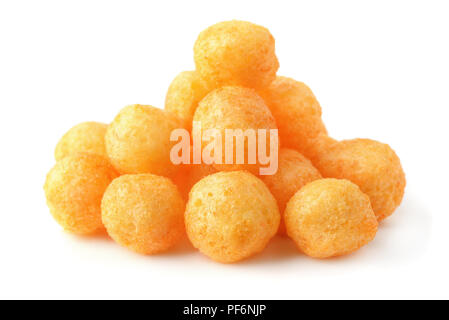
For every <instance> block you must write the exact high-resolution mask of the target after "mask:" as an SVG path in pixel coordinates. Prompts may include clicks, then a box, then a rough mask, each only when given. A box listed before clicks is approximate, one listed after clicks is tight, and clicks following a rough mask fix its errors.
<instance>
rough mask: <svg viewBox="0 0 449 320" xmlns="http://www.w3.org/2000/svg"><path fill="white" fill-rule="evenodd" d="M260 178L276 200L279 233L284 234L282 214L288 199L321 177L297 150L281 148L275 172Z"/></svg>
mask: <svg viewBox="0 0 449 320" xmlns="http://www.w3.org/2000/svg"><path fill="white" fill-rule="evenodd" d="M260 178H261V179H262V181H263V182H265V184H266V185H267V186H268V189H270V191H271V193H272V194H273V196H274V197H275V199H276V200H277V203H278V206H279V211H280V213H281V223H280V226H279V233H280V234H285V224H284V221H283V220H284V219H283V215H284V210H285V206H286V205H287V202H288V200H290V198H291V197H292V196H293V195H294V194H295V193H296V192H297V191H298V190H299V189H301V188H302V187H303V186H304V185H306V184H307V183H309V182H312V181H314V180H317V179H321V178H322V177H321V174H320V172H319V171H318V170H317V169H316V168H315V167H314V166H313V165H312V163H311V162H310V161H309V160H308V159H307V158H305V157H304V156H303V155H302V154H300V153H299V152H298V151H296V150H292V149H284V148H282V149H281V150H280V151H279V162H278V170H277V172H276V173H275V174H274V175H266V176H261V177H260Z"/></svg>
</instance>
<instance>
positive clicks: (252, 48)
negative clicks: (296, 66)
mask: <svg viewBox="0 0 449 320" xmlns="http://www.w3.org/2000/svg"><path fill="white" fill-rule="evenodd" d="M194 59H195V65H196V69H197V70H198V72H199V73H200V75H201V77H202V78H203V79H206V81H208V83H209V85H210V86H211V88H218V87H222V86H229V85H233V86H234V85H236V86H242V87H249V88H262V87H265V86H267V85H269V84H270V83H271V82H272V81H273V80H274V79H275V77H276V71H277V70H278V68H279V62H278V60H277V58H276V54H275V44H274V38H273V36H272V35H271V33H270V32H269V31H268V30H267V29H266V28H264V27H261V26H258V25H256V24H253V23H250V22H246V21H237V20H233V21H225V22H220V23H217V24H215V25H213V26H211V27H209V28H207V29H206V30H204V31H203V32H201V33H200V35H199V36H198V39H197V40H196V42H195V46H194Z"/></svg>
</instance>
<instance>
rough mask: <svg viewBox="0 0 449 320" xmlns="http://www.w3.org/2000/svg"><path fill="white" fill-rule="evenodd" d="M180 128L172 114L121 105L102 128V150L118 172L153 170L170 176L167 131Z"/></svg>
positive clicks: (146, 107) (150, 171)
mask: <svg viewBox="0 0 449 320" xmlns="http://www.w3.org/2000/svg"><path fill="white" fill-rule="evenodd" d="M179 127H180V122H179V120H178V119H177V118H175V117H174V116H173V115H171V114H169V113H167V112H164V111H163V110H160V109H157V108H155V107H152V106H144V105H130V106H127V107H125V108H123V109H122V110H121V111H120V112H119V114H118V115H117V117H116V118H115V119H114V121H112V123H111V124H110V125H109V127H108V130H107V131H106V136H105V141H106V150H107V153H108V156H109V159H110V160H111V163H112V165H113V166H114V167H115V168H116V169H117V170H118V171H119V172H120V173H121V174H134V173H153V174H157V175H162V176H173V175H175V174H176V171H177V169H178V167H177V166H175V165H173V164H172V162H171V161H170V150H171V148H172V147H173V145H174V144H175V142H171V141H170V134H171V132H172V131H173V130H174V129H176V128H179Z"/></svg>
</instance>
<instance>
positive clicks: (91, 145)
mask: <svg viewBox="0 0 449 320" xmlns="http://www.w3.org/2000/svg"><path fill="white" fill-rule="evenodd" d="M107 128H108V125H107V124H104V123H99V122H83V123H80V124H77V125H76V126H74V127H73V128H71V129H70V130H69V131H67V132H66V133H65V134H64V136H63V137H62V138H61V140H59V142H58V144H57V145H56V149H55V159H56V161H59V160H61V159H62V158H64V157H66V156H68V155H71V154H74V153H77V152H91V153H96V154H99V155H101V156H104V157H107V155H106V147H105V145H104V135H105V134H106V129H107Z"/></svg>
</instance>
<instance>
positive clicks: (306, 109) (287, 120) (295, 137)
mask: <svg viewBox="0 0 449 320" xmlns="http://www.w3.org/2000/svg"><path fill="white" fill-rule="evenodd" d="M259 93H260V95H261V96H262V98H263V99H264V100H265V102H266V103H267V105H268V107H269V108H270V110H271V113H272V114H273V116H274V118H275V119H276V123H277V125H278V128H279V135H280V139H281V141H282V146H283V147H288V148H293V149H296V150H298V151H299V152H301V153H302V154H303V155H304V156H306V157H307V158H311V155H312V154H311V153H312V150H313V146H314V142H313V140H314V138H316V137H317V136H319V135H322V134H324V135H327V130H326V127H325V126H324V123H323V121H322V119H321V106H320V104H319V103H318V100H317V99H316V98H315V96H314V94H313V93H312V91H311V90H310V88H309V87H308V86H306V85H305V84H304V83H302V82H299V81H295V80H293V79H290V78H286V77H277V78H276V80H274V81H273V82H272V83H271V84H270V85H269V86H268V87H267V88H266V89H264V90H260V91H259Z"/></svg>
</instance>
